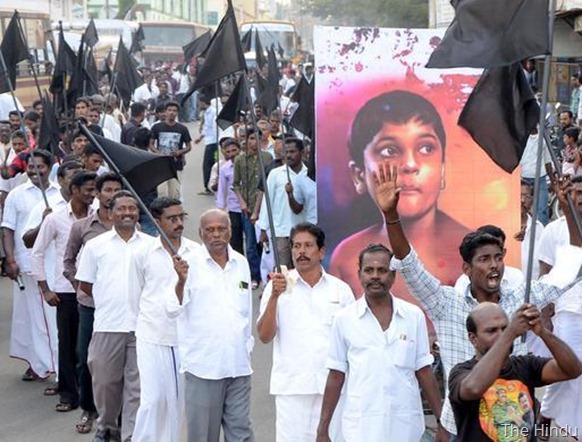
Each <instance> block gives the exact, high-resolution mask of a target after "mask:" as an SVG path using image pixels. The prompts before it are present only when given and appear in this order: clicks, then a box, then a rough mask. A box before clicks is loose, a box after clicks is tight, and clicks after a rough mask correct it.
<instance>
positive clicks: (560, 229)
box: [538, 217, 582, 314]
mask: <svg viewBox="0 0 582 442" xmlns="http://www.w3.org/2000/svg"><path fill="white" fill-rule="evenodd" d="M569 244H570V232H569V231H568V224H567V222H566V218H565V217H561V218H558V219H557V220H555V221H552V222H551V223H549V224H548V225H547V226H546V227H545V228H544V233H543V234H542V238H541V240H540V243H539V248H538V259H539V260H540V261H542V262H545V263H546V264H548V265H551V266H552V267H553V266H554V265H555V264H556V253H557V251H558V250H559V248H560V247H562V246H567V245H569ZM555 306H556V313H557V312H561V311H566V312H571V313H577V314H582V282H579V283H578V284H576V285H575V286H574V287H572V288H571V289H570V290H568V291H567V292H566V293H564V294H563V295H562V296H561V297H560V298H558V299H557V300H556V302H555Z"/></svg>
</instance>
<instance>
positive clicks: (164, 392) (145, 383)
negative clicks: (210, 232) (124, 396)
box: [131, 197, 200, 442]
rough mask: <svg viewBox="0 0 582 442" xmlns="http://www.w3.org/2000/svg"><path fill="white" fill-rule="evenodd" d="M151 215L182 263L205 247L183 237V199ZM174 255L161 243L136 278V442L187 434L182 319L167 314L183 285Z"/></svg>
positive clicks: (136, 265)
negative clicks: (179, 332) (138, 394)
mask: <svg viewBox="0 0 582 442" xmlns="http://www.w3.org/2000/svg"><path fill="white" fill-rule="evenodd" d="M150 211H151V213H152V215H153V216H154V218H156V221H157V222H158V223H159V225H160V227H161V229H162V231H163V232H164V233H165V234H166V235H167V237H168V239H169V240H170V242H171V243H172V247H174V249H175V250H177V251H178V255H179V256H180V257H181V258H182V259H188V258H187V256H188V255H189V254H191V253H194V252H195V251H196V250H198V249H199V248H200V245H199V244H198V243H195V242H194V241H191V240H189V239H187V238H185V237H183V236H182V233H183V231H184V218H185V217H186V213H184V209H183V207H182V203H181V202H180V200H178V199H175V198H167V197H161V198H156V199H155V200H154V201H153V202H152V203H151V205H150ZM173 255H174V253H173V252H172V251H171V250H170V248H169V246H168V245H167V244H166V243H165V242H164V241H163V240H162V239H161V238H159V237H158V238H156V239H154V240H153V241H151V242H150V243H149V244H148V245H147V246H146V247H144V248H143V249H141V250H140V251H139V252H137V253H136V254H135V256H134V259H133V265H132V269H131V274H132V275H135V277H136V279H137V281H136V282H137V287H138V290H137V291H135V292H132V293H133V294H136V295H137V297H136V299H134V300H132V304H133V308H134V309H136V310H137V311H138V314H137V325H136V328H135V337H136V340H137V344H136V350H137V366H138V368H139V379H140V390H141V398H140V404H139V409H138V410H137V416H136V418H135V430H134V432H133V438H132V441H133V442H142V441H165V442H178V441H179V440H180V434H181V431H182V412H183V410H182V406H181V405H182V400H183V394H182V385H181V380H180V375H179V371H178V368H179V359H178V348H177V347H178V336H177V330H176V319H175V318H170V317H168V316H167V315H165V314H164V308H165V299H166V298H167V297H169V296H175V293H174V287H175V286H176V282H178V277H177V275H176V272H174V265H173V261H172V256H173Z"/></svg>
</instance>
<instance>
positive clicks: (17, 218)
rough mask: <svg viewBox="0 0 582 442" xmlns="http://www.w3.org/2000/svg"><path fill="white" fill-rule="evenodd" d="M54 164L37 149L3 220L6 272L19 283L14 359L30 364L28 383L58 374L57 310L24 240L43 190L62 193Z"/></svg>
mask: <svg viewBox="0 0 582 442" xmlns="http://www.w3.org/2000/svg"><path fill="white" fill-rule="evenodd" d="M52 161H53V157H52V155H51V154H50V153H49V152H47V151H46V150H42V149H35V150H34V151H33V152H32V153H30V154H28V161H27V167H26V175H27V176H28V179H27V181H26V182H25V183H23V184H21V185H19V186H17V187H16V188H15V189H14V190H12V191H11V192H10V193H9V194H8V197H7V198H6V203H5V207H4V216H3V219H2V233H3V235H2V241H3V244H4V250H5V251H6V258H5V260H4V261H5V266H6V273H7V274H8V277H9V278H10V279H12V280H13V281H15V283H14V288H13V295H14V298H13V308H12V328H11V334H10V356H12V357H15V358H18V359H22V360H24V361H26V362H27V363H28V364H29V368H28V369H27V370H26V372H25V373H24V375H23V377H22V380H24V381H32V380H35V379H38V378H39V377H41V378H45V377H47V376H49V375H50V373H52V372H54V371H55V368H56V362H57V361H56V360H55V357H54V355H55V354H56V351H57V348H56V342H57V326H56V315H55V311H54V309H51V308H50V306H49V305H48V304H47V303H45V302H44V300H43V299H42V295H41V294H40V292H39V291H38V288H37V286H36V281H35V280H34V278H33V277H32V275H31V274H30V270H31V268H30V250H28V249H27V248H26V247H25V245H24V242H23V240H22V234H23V230H24V228H25V224H26V221H27V218H28V215H29V213H30V211H31V210H32V208H33V207H34V206H35V205H36V204H37V203H38V202H39V201H42V199H43V197H42V191H41V189H44V191H45V194H46V196H47V198H50V197H51V196H53V195H58V193H59V189H58V187H57V185H56V184H55V183H52V182H50V181H49V171H50V168H51V166H52ZM35 164H36V167H35ZM37 169H38V172H39V175H37V173H36V170H37ZM39 178H40V180H39ZM19 279H20V281H21V282H22V283H23V287H24V288H23V289H22V290H20V289H19V286H18V284H17V283H16V281H17V280H19Z"/></svg>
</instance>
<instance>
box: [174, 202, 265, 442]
mask: <svg viewBox="0 0 582 442" xmlns="http://www.w3.org/2000/svg"><path fill="white" fill-rule="evenodd" d="M198 232H199V234H200V237H201V238H202V241H203V242H204V247H201V248H200V249H199V251H198V252H197V253H193V254H190V255H189V256H186V257H185V259H181V258H178V257H176V258H174V267H175V269H176V272H177V273H178V283H177V284H176V290H175V291H176V293H175V294H174V295H173V296H170V297H169V298H167V302H166V311H167V313H168V315H170V316H178V348H179V352H180V371H181V372H183V373H184V383H185V386H184V387H185V390H184V393H185V403H186V419H187V426H188V439H187V440H188V442H201V441H205V442H218V440H219V436H220V432H221V427H222V431H223V433H224V439H225V441H226V442H241V441H245V442H252V441H254V436H253V431H252V428H251V421H250V417H249V414H250V400H251V374H252V368H251V350H252V347H253V335H252V330H251V327H252V311H253V309H252V291H251V275H250V271H249V264H248V262H247V260H246V259H245V258H244V256H242V255H241V254H239V253H237V252H235V251H234V250H233V249H232V248H231V247H230V246H229V244H228V242H229V240H230V220H229V218H228V213H226V212H224V211H222V210H218V209H213V210H208V211H206V212H204V213H203V214H202V216H201V217H200V227H199V230H198Z"/></svg>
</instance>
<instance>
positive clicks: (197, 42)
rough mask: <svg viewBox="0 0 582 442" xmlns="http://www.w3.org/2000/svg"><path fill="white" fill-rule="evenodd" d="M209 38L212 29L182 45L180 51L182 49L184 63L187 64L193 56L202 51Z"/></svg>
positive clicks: (206, 45) (210, 37)
mask: <svg viewBox="0 0 582 442" xmlns="http://www.w3.org/2000/svg"><path fill="white" fill-rule="evenodd" d="M211 39H212V31H210V30H208V31H206V32H205V33H204V34H202V35H201V36H200V37H196V38H195V39H194V40H192V41H191V42H190V43H188V44H187V45H184V46H182V51H184V63H185V64H188V63H190V60H192V59H193V58H194V57H197V56H198V55H200V54H202V53H204V51H205V50H206V48H207V47H208V44H209V43H210V40H211Z"/></svg>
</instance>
